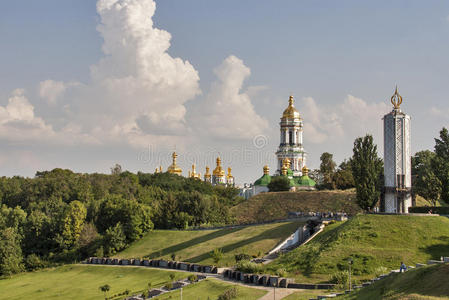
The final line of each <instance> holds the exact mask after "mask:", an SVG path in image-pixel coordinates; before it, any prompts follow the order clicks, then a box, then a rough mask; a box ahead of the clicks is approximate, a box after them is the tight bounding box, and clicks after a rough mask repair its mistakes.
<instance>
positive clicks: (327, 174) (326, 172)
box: [320, 152, 337, 189]
mask: <svg viewBox="0 0 449 300" xmlns="http://www.w3.org/2000/svg"><path fill="white" fill-rule="evenodd" d="M332 158H333V155H332V154H330V153H328V152H324V153H323V154H321V157H320V160H321V164H320V173H321V175H322V176H323V187H324V188H326V189H335V184H334V181H333V177H334V173H335V167H336V166H337V164H336V163H335V162H334V161H333V159H332Z"/></svg>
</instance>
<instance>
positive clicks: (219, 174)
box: [213, 157, 225, 177]
mask: <svg viewBox="0 0 449 300" xmlns="http://www.w3.org/2000/svg"><path fill="white" fill-rule="evenodd" d="M213 175H214V176H216V177H223V176H225V171H224V170H223V168H222V167H221V159H220V157H217V166H216V167H215V169H214V172H213Z"/></svg>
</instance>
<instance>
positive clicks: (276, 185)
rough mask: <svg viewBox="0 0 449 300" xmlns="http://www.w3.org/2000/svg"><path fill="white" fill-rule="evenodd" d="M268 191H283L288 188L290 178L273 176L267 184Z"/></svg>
mask: <svg viewBox="0 0 449 300" xmlns="http://www.w3.org/2000/svg"><path fill="white" fill-rule="evenodd" d="M268 190H269V191H270V192H284V191H289V190H290V180H289V179H288V177H286V176H274V177H272V178H271V181H270V183H269V184H268Z"/></svg>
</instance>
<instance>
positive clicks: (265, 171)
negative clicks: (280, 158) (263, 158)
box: [263, 165, 270, 175]
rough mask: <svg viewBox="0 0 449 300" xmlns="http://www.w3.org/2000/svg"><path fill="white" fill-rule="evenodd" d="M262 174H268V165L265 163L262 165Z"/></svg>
mask: <svg viewBox="0 0 449 300" xmlns="http://www.w3.org/2000/svg"><path fill="white" fill-rule="evenodd" d="M263 174H264V175H270V167H269V166H268V165H265V166H264V167H263Z"/></svg>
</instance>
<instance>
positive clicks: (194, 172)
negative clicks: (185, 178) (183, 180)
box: [189, 164, 201, 178]
mask: <svg viewBox="0 0 449 300" xmlns="http://www.w3.org/2000/svg"><path fill="white" fill-rule="evenodd" d="M189 177H192V178H200V177H201V175H200V174H199V173H197V172H196V168H195V164H193V165H192V171H189Z"/></svg>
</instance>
